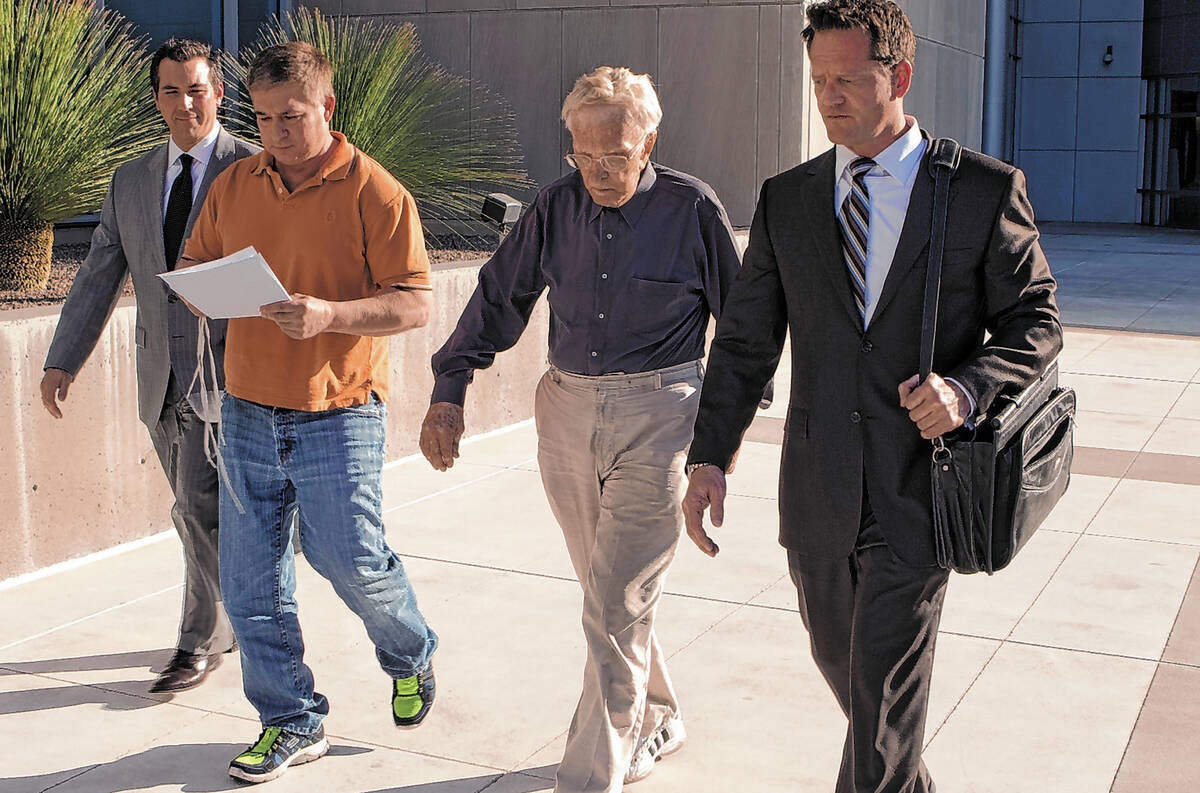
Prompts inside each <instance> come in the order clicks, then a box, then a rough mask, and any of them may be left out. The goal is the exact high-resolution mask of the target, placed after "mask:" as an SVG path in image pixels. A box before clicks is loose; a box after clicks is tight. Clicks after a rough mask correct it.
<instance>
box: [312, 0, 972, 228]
mask: <svg viewBox="0 0 1200 793" xmlns="http://www.w3.org/2000/svg"><path fill="white" fill-rule="evenodd" d="M307 5H310V6H313V7H318V8H320V9H321V10H322V11H325V12H327V13H331V14H349V15H356V16H367V17H373V18H378V19H386V20H388V21H393V22H397V23H402V22H412V23H413V24H414V25H415V26H416V28H417V32H418V34H419V36H420V38H421V41H422V43H423V45H424V47H425V49H426V50H427V51H428V52H429V53H430V54H431V55H432V56H433V57H434V58H435V59H436V60H438V61H439V62H440V63H442V64H443V65H445V66H446V68H448V69H449V70H450V71H453V72H455V73H458V74H462V75H464V76H467V77H469V78H470V79H472V80H473V81H474V82H475V83H476V84H478V85H482V86H486V87H487V88H489V89H490V90H492V91H495V92H497V93H500V94H502V95H503V96H504V97H505V98H506V99H507V100H508V101H509V102H510V103H511V105H512V106H513V109H514V110H515V112H516V115H517V127H518V135H519V138H520V142H521V145H522V148H523V151H524V154H525V161H526V167H527V169H528V171H529V174H530V176H532V177H533V179H534V180H535V181H536V182H538V183H539V184H546V183H548V182H550V181H552V180H554V179H556V178H558V176H559V175H561V174H563V173H565V172H566V169H567V168H568V167H569V166H567V165H566V164H565V163H564V162H563V161H562V155H563V154H564V153H566V152H567V151H568V150H569V143H570V141H569V136H568V135H567V133H566V130H565V129H564V128H563V125H562V123H561V122H560V121H559V118H558V111H559V108H560V106H561V104H562V99H563V97H564V96H566V94H567V92H568V91H569V90H570V88H571V85H572V84H573V83H574V80H575V78H576V77H578V76H579V75H580V74H583V73H584V72H587V71H589V70H591V69H592V68H594V67H596V66H598V65H602V64H614V65H625V66H629V67H630V68H633V69H635V70H638V71H644V72H648V73H649V74H650V75H651V76H653V77H654V79H655V82H656V84H657V86H658V88H659V94H660V100H661V102H662V105H663V113H664V118H663V123H662V129H661V133H660V136H659V142H658V147H657V149H656V151H655V159H656V160H657V161H659V162H661V163H663V164H665V165H669V166H671V167H674V168H679V169H681V170H684V171H687V172H689V173H692V174H694V175H696V176H698V177H700V178H701V179H704V180H705V181H707V182H708V183H709V184H711V185H712V186H713V188H714V189H715V190H716V191H717V194H718V195H719V196H720V197H721V200H722V201H723V202H724V203H725V206H726V208H727V209H728V210H729V213H730V217H731V218H732V219H733V222H734V224H735V225H741V226H746V225H749V223H750V220H751V218H752V216H753V212H754V203H755V201H756V199H757V196H758V189H759V186H760V185H761V183H762V181H763V180H764V179H766V178H767V177H769V176H771V175H773V174H775V173H778V172H779V171H781V170H784V169H786V168H790V167H791V166H793V165H796V164H798V163H800V162H803V161H804V160H805V159H808V158H809V157H811V156H813V155H815V154H817V153H819V152H820V151H822V150H823V149H824V148H826V147H827V146H828V141H826V140H825V138H824V130H823V129H822V128H821V126H820V121H819V118H818V117H817V116H816V115H815V113H814V110H813V103H812V101H811V92H810V89H809V79H808V72H807V63H806V60H805V58H804V46H803V43H802V42H801V40H800V31H801V30H802V29H803V28H804V24H805V20H804V6H805V3H804V2H802V0H761V1H760V2H755V1H754V0H747V1H745V2H737V0H713V1H712V2H704V0H675V1H674V2H655V0H316V2H310V3H307ZM901 5H903V6H905V7H906V8H907V11H908V13H909V14H910V15H911V16H912V20H913V24H914V27H915V29H916V30H917V33H918V35H919V37H920V39H921V40H920V42H919V45H918V47H919V50H918V81H917V87H916V90H915V91H914V93H913V94H912V99H911V100H910V105H911V108H912V110H913V112H914V113H916V114H917V115H918V117H919V118H920V119H921V122H922V124H923V125H925V126H927V127H928V128H930V129H931V130H932V131H933V132H934V133H935V134H939V135H951V136H954V137H957V138H959V139H960V140H962V141H963V142H964V143H966V144H967V145H970V146H974V147H978V145H979V139H980V122H981V116H982V111H981V107H982V98H983V31H984V11H985V6H986V4H985V0H907V2H902V3H901Z"/></svg>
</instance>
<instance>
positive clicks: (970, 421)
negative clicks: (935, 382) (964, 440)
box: [945, 377, 975, 430]
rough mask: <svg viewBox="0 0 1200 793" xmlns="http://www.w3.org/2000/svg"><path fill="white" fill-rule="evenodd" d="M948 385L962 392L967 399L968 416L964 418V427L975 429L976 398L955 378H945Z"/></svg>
mask: <svg viewBox="0 0 1200 793" xmlns="http://www.w3.org/2000/svg"><path fill="white" fill-rule="evenodd" d="M945 380H946V382H947V383H950V384H951V385H953V386H954V387H955V388H957V389H958V390H959V391H962V392H963V394H964V395H966V397H967V415H966V416H965V417H964V420H963V426H965V427H966V428H967V429H969V430H973V429H975V397H974V396H973V395H972V394H971V392H970V391H968V390H967V387H966V386H965V385H963V384H962V383H960V382H959V381H957V380H955V379H954V378H953V377H947V378H945Z"/></svg>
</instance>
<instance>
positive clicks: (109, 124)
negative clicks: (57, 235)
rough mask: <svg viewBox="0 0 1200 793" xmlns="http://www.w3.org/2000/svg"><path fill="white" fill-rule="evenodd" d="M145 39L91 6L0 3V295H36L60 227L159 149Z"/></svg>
mask: <svg viewBox="0 0 1200 793" xmlns="http://www.w3.org/2000/svg"><path fill="white" fill-rule="evenodd" d="M146 64H147V56H146V52H145V48H144V47H143V43H142V41H140V40H138V39H135V38H134V37H133V35H132V32H131V29H130V27H129V26H128V25H127V24H125V23H124V21H123V20H122V19H121V17H120V16H118V15H117V14H115V13H113V12H111V11H100V10H98V9H96V8H95V7H94V6H93V5H92V3H90V2H87V1H86V0H0V290H18V291H35V290H38V289H41V288H43V287H45V285H46V277H47V275H48V274H49V272H50V250H51V244H52V243H53V239H54V237H53V224H54V223H55V222H57V221H59V220H65V219H66V218H69V217H73V216H75V215H79V214H82V213H85V212H91V211H94V210H96V209H97V208H99V206H100V202H101V200H102V199H103V197H104V191H105V189H106V187H107V185H108V180H109V178H110V177H111V176H112V172H113V169H114V168H115V167H116V166H117V165H118V164H120V163H121V162H123V161H125V160H128V159H130V158H131V157H134V156H137V155H138V154H141V153H142V152H144V151H146V150H147V149H148V148H149V147H150V146H152V145H153V144H154V142H155V141H154V132H155V129H156V124H157V123H158V113H157V112H156V111H155V108H154V104H153V103H152V102H149V101H147V96H146V94H147V84H146Z"/></svg>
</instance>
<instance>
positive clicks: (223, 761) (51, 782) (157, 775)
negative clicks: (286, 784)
mask: <svg viewBox="0 0 1200 793" xmlns="http://www.w3.org/2000/svg"><path fill="white" fill-rule="evenodd" d="M245 748H246V745H245V744H242V743H236V744H234V743H204V744H194V743H185V744H176V745H172V746H156V747H154V748H153V749H147V750H146V751H144V752H138V753H137V754H131V755H127V756H126V757H122V758H121V759H119V760H114V761H113V762H111V763H103V764H100V765H88V766H80V767H78V768H72V769H65V770H62V771H52V772H50V773H46V774H38V775H35V776H25V777H0V793H18V791H19V792H20V793H35V792H36V791H44V790H46V789H47V788H52V787H55V786H59V785H63V786H64V789H76V788H77V789H79V790H86V791H87V793H125V791H132V790H156V789H158V788H159V787H160V786H162V787H169V788H171V789H172V790H174V789H179V790H181V791H183V793H217V791H223V790H245V789H246V788H247V787H251V786H249V785H246V784H245V783H243V782H239V781H237V780H235V779H233V778H232V777H230V776H229V775H228V773H227V769H228V768H229V761H230V760H231V759H232V758H233V757H235V756H236V755H237V754H238V752H240V751H242V750H243V749H245ZM370 751H372V750H371V749H368V748H366V747H361V746H331V747H330V748H329V754H328V755H327V756H328V757H338V756H343V757H344V756H349V755H355V754H362V753H363V752H370ZM297 772H298V773H302V772H303V767H301V768H300V769H298V771H297ZM80 776H84V777H85V778H84V779H80V780H79V782H77V783H76V784H75V785H69V784H64V783H66V782H68V781H69V780H73V779H75V778H77V777H80ZM330 793H332V791H330Z"/></svg>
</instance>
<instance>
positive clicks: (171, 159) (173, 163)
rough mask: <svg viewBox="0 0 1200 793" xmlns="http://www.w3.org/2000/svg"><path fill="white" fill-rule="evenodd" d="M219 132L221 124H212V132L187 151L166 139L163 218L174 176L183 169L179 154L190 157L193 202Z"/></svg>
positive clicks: (215, 145) (171, 140)
mask: <svg viewBox="0 0 1200 793" xmlns="http://www.w3.org/2000/svg"><path fill="white" fill-rule="evenodd" d="M220 133H221V125H220V124H213V128H212V132H210V133H208V134H207V135H205V136H204V137H203V138H202V139H201V140H200V142H199V143H197V144H196V145H195V146H193V147H192V148H191V149H190V150H189V151H187V152H184V150H183V149H181V148H179V146H178V145H177V144H176V143H175V139H174V138H170V139H169V140H168V142H167V178H166V179H165V180H164V181H165V184H163V200H162V210H163V219H164V220H165V219H166V216H167V201H168V200H169V199H170V198H171V185H173V184H175V178H176V177H177V176H179V174H180V172H181V171H183V166H182V165H181V164H180V162H179V155H180V154H185V153H186V154H188V155H189V156H190V157H191V158H192V201H193V202H194V201H195V200H196V194H197V193H198V192H200V180H201V179H203V178H204V169H205V168H207V167H208V161H209V160H211V159H212V154H213V149H215V148H216V147H217V135H219V134H220Z"/></svg>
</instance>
